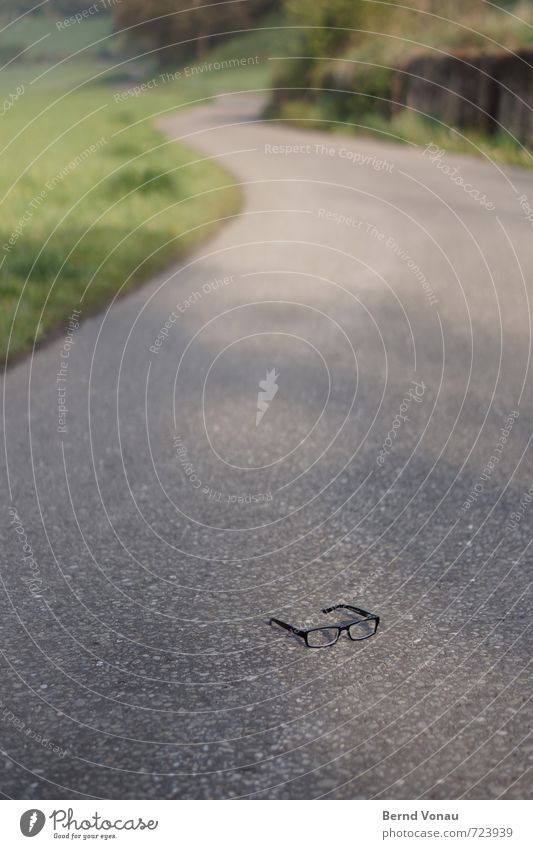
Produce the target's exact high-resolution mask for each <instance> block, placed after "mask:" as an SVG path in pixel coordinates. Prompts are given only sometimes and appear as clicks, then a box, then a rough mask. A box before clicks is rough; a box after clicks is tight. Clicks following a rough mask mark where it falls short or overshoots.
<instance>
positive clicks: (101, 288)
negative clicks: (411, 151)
mask: <svg viewBox="0 0 533 849" xmlns="http://www.w3.org/2000/svg"><path fill="white" fill-rule="evenodd" d="M196 7H197V8H196ZM191 8H192V9H193V10H192V11H187V12H185V11H184V10H186V9H188V10H191ZM532 43H533V3H532V2H530V0H517V2H512V0H507V2H503V0H502V2H497V3H490V4H489V3H486V2H482V0H472V2H469V3H464V2H461V0H406V2H403V3H396V2H378V1H377V0H315V2H312V3H310V2H308V0H232V2H223V3H214V4H210V5H209V6H206V7H204V6H202V4H200V3H199V2H197V0H183V2H180V0H121V2H119V0H96V2H94V3H89V2H88V0H45V2H41V3H34V2H32V0H4V2H3V3H2V8H1V10H0V67H1V70H0V96H1V103H2V105H1V106H0V113H1V118H2V123H1V127H2V149H1V155H0V193H1V194H0V196H1V202H2V210H3V215H2V225H1V226H2V233H1V237H0V244H2V245H3V246H4V247H3V250H2V260H1V261H2V270H1V271H0V294H1V297H2V304H3V309H2V314H1V317H0V346H1V353H2V355H3V356H4V357H5V356H6V355H7V356H8V358H9V359H13V358H15V357H17V356H18V355H20V354H23V353H25V352H27V351H28V350H29V349H30V348H31V346H32V345H33V344H34V343H38V342H39V341H41V340H42V339H43V338H44V337H46V336H47V335H48V334H49V333H50V332H53V330H54V328H56V327H57V326H59V325H60V324H61V322H63V321H64V320H65V318H66V317H68V315H69V313H70V309H71V304H72V302H73V299H75V298H76V297H77V295H78V294H79V293H80V292H81V291H83V290H84V289H85V287H86V286H87V283H88V281H90V282H91V285H90V286H89V288H88V292H87V296H86V299H85V303H86V307H87V308H88V309H89V308H91V307H93V308H96V307H98V306H99V305H101V304H102V303H104V302H105V301H107V300H108V299H109V298H110V297H112V295H113V294H115V293H116V291H117V288H118V286H119V284H120V285H122V284H123V283H124V281H126V285H125V286H123V289H122V291H126V290H127V289H128V288H130V287H131V286H132V285H134V284H135V283H136V282H137V281H139V280H141V279H144V278H147V277H148V276H149V275H150V274H152V273H153V272H154V271H156V270H158V269H159V268H161V267H164V266H165V265H167V264H168V263H169V261H170V260H172V259H176V258H177V257H179V256H181V255H183V253H184V252H185V251H186V250H189V249H190V248H191V247H192V246H193V245H194V244H196V243H198V242H199V241H200V240H201V239H203V238H205V236H206V235H207V234H208V233H209V232H211V229H212V225H210V224H208V223H207V222H208V221H212V220H213V219H214V218H216V217H217V216H216V215H211V214H209V215H208V214H207V213H208V212H213V210H212V209H211V210H208V209H207V208H206V207H207V206H208V205H209V204H211V203H215V204H216V205H218V208H217V209H216V210H214V211H216V212H218V213H219V216H220V217H223V215H224V214H231V213H232V212H234V211H236V209H237V208H238V205H239V192H238V191H237V190H236V188H235V187H234V186H233V185H232V178H231V177H230V176H229V175H228V174H227V173H225V172H224V170H223V169H222V168H221V167H220V166H218V165H215V164H212V163H209V162H204V163H201V164H195V165H194V166H191V167H188V168H186V167H185V166H186V164H187V163H188V162H190V159H191V154H190V151H188V150H187V148H186V147H185V146H183V145H179V146H178V145H172V147H171V149H169V146H168V144H165V143H163V137H162V135H161V134H160V133H159V132H158V131H157V129H156V127H155V118H156V117H157V116H160V115H163V114H165V113H166V112H168V111H170V110H176V109H178V108H183V107H186V106H187V104H198V103H199V102H202V101H203V100H205V99H207V98H209V97H211V96H213V95H215V94H217V93H218V92H224V91H246V90H254V91H261V92H263V93H264V95H265V116H266V117H268V118H270V119H274V120H277V119H280V120H283V121H285V122H293V123H295V124H297V125H298V126H299V127H302V128H305V127H309V128H317V127H318V128H321V129H327V130H331V132H335V133H348V134H356V133H357V134H366V135H369V134H370V135H376V136H378V137H381V138H384V139H387V140H394V141H398V142H402V141H404V142H408V143H415V144H425V143H426V141H427V139H428V138H431V140H432V141H433V143H435V144H436V145H438V146H441V147H442V148H446V149H447V150H452V151H458V152H469V153H472V154H475V155H478V156H480V155H481V156H483V155H485V156H490V157H491V158H492V159H493V160H495V161H502V162H506V163H512V164H520V165H523V166H527V167H529V165H530V164H531V157H530V153H529V145H530V144H531V143H533V121H532V118H531V115H532V114H533V113H532V112H531V106H532V105H533V103H532V100H533V93H532V86H531V85H530V72H531V60H532V58H533V54H532V48H531V44H532ZM456 128H457V131H456ZM121 130H124V132H121ZM98 139H100V140H101V142H100V144H99V145H98V149H97V150H96V151H87V150H86V146H87V145H86V141H87V140H89V141H90V142H91V143H92V144H95V143H97V141H98ZM81 162H82V163H83V167H79V165H80V163H81ZM65 169H66V170H65ZM62 172H64V173H62ZM47 184H50V185H51V186H52V187H53V188H52V189H50V188H47ZM217 185H219V186H225V188H224V190H223V191H222V190H221V191H220V192H218V193H217V194H216V196H215V200H214V201H213V197H212V196H210V200H209V202H208V201H207V200H205V198H204V199H202V198H201V197H196V198H195V199H190V197H189V196H190V194H191V191H190V189H191V186H194V187H195V189H196V190H198V189H199V188H200V189H201V187H202V186H203V187H206V188H207V187H212V186H217ZM43 192H44V195H43ZM168 198H173V199H174V200H177V199H182V200H183V204H182V205H181V206H178V207H177V209H176V211H175V214H174V215H173V216H172V218H171V219H170V218H169V216H167V215H166V214H162V213H161V209H162V206H163V207H164V206H165V200H166V199H168ZM45 201H46V202H45ZM74 208H75V214H72V213H71V212H69V213H68V214H66V213H67V211H71V210H73V209H74ZM30 221H31V227H30V226H28V225H29V222H30ZM191 222H192V224H193V227H192V228H191ZM186 230H187V233H186V234H185V231H186ZM23 231H24V238H23V239H22V238H21V235H22V232H23ZM10 240H11V241H10ZM52 281H53V283H54V285H53V287H52V289H50V284H51V283H52ZM45 283H46V284H47V285H44V284H45ZM21 294H22V297H21ZM45 304H46V308H45V309H43V307H44V306H45Z"/></svg>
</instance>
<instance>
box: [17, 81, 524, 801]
mask: <svg viewBox="0 0 533 849" xmlns="http://www.w3.org/2000/svg"><path fill="white" fill-rule="evenodd" d="M260 107H261V103H260V102H259V100H258V99H257V98H256V97H254V96H253V95H246V96H245V95H227V96H226V95H223V96H219V97H218V98H217V99H216V100H214V101H213V102H211V103H209V104H207V105H203V106H200V107H198V108H196V109H193V110H191V111H187V112H183V113H177V114H175V115H173V116H170V117H169V116H167V117H166V118H164V119H162V121H161V126H162V127H163V129H164V130H165V132H166V133H167V134H168V135H169V136H170V137H171V138H173V139H174V138H175V139H176V140H178V139H180V140H183V141H184V142H186V143H187V144H189V145H190V146H192V147H193V148H194V149H195V150H196V151H197V152H198V157H199V158H202V157H205V156H206V155H208V156H212V157H215V158H217V160H218V161H219V162H220V163H221V164H223V165H224V166H225V167H226V168H227V169H228V170H229V171H230V172H232V173H233V174H234V175H235V176H236V178H237V180H238V182H239V184H240V186H241V190H242V193H243V207H242V211H241V213H240V214H239V215H237V216H235V217H232V218H231V219H230V220H227V221H225V222H223V226H222V227H221V229H220V230H219V232H218V235H217V236H216V237H215V238H214V239H212V240H211V241H210V242H208V243H207V244H205V245H204V247H203V249H202V250H201V251H200V252H199V253H197V254H195V255H193V256H191V257H189V259H188V261H186V262H184V263H183V264H182V265H180V266H179V267H174V268H171V269H169V270H168V271H167V273H164V274H161V275H160V276H159V277H158V278H157V279H154V280H152V281H149V282H148V283H147V284H146V285H144V286H143V287H141V288H139V289H138V290H137V291H136V292H134V293H133V294H130V295H129V296H128V297H125V298H123V299H117V300H116V301H114V302H113V303H112V304H111V305H110V306H109V308H107V309H105V310H104V311H103V312H102V313H101V314H99V315H97V316H89V315H86V314H85V313H84V305H83V302H76V303H73V304H72V309H73V316H72V319H71V321H70V322H69V324H68V326H65V328H64V329H63V330H62V331H61V332H60V334H59V336H58V337H57V338H56V339H55V340H53V341H52V342H50V343H49V344H48V345H46V346H44V347H42V348H41V349H39V350H37V351H35V352H34V353H33V355H32V356H31V357H29V358H28V359H27V360H25V361H24V362H22V363H19V364H18V365H16V366H15V367H13V368H11V369H10V370H9V372H8V373H7V375H6V379H5V390H4V399H3V403H4V407H3V416H4V418H3V421H4V426H5V431H4V432H5V442H4V450H3V452H2V465H3V469H2V471H3V474H4V475H5V478H4V479H5V486H4V487H3V500H4V505H3V508H2V509H3V515H4V522H3V546H2V547H3V553H4V556H3V558H2V570H1V579H2V592H1V595H0V599H1V600H0V605H1V610H0V629H1V648H2V652H1V655H0V665H1V676H0V680H1V685H0V686H1V690H0V699H1V704H0V735H1V748H2V753H1V755H0V763H1V765H2V778H1V782H0V788H1V790H2V793H3V795H4V796H5V797H6V798H9V797H14V798H33V799H41V798H42V799H45V798H72V799H85V798H109V797H111V798H113V797H114V798H185V799H189V798H202V799H207V798H241V797H246V798H256V799H278V798H281V799H302V798H306V799H308V798H327V799H354V798H364V799H369V798H388V799H395V798H397V799H404V798H418V797H420V798H425V799H455V798H465V799H472V798H506V799H517V798H523V797H525V796H527V795H528V792H530V789H531V784H530V774H529V776H528V772H527V770H528V767H529V766H530V765H531V752H532V746H531V742H528V739H527V735H528V731H529V728H530V717H531V712H530V698H531V678H530V674H529V672H530V670H529V668H528V665H529V663H530V659H531V654H532V650H531V649H532V646H531V636H530V634H529V632H528V626H529V623H530V613H529V610H530V606H529V601H530V589H529V584H530V573H531V568H530V567H531V548H530V542H531V538H532V531H533V488H531V490H530V487H532V485H533V474H532V466H531V438H532V435H533V431H532V425H531V422H532V415H531V413H532V403H533V391H532V389H533V387H532V380H531V363H530V357H531V304H530V297H531V290H532V271H533V231H532V226H533V225H532V223H531V221H529V220H528V216H527V214H526V212H525V211H524V210H525V209H526V207H525V206H524V203H525V201H524V196H525V198H526V199H529V202H530V203H532V204H533V173H531V172H527V171H522V170H520V169H516V168H511V167H500V166H498V165H496V164H493V163H491V162H489V161H484V160H483V159H473V158H468V157H460V156H454V155H451V154H443V155H439V154H438V153H436V151H435V149H434V148H432V147H431V146H430V145H431V138H428V147H427V148H424V147H418V148H416V147H412V146H400V145H395V144H390V143H385V142H381V141H377V140H374V139H370V138H364V137H349V136H335V135H329V134H325V133H321V132H317V131H304V130H303V129H299V128H296V127H294V126H290V127H289V126H284V125H283V124H280V123H273V122H269V121H262V120H261V119H260V118H259V117H258V115H259V113H260ZM521 198H522V200H520V199H521ZM169 214H172V213H171V212H169ZM74 310H78V311H79V312H78V313H76V312H74ZM258 414H260V415H258ZM341 602H347V603H351V604H355V605H358V606H360V607H362V608H364V609H366V610H369V611H371V612H373V613H376V614H378V615H379V616H380V617H381V624H380V627H379V630H378V632H377V634H376V636H374V637H373V638H371V639H369V640H366V641H364V642H361V643H355V642H352V641H350V640H349V639H347V638H346V635H343V636H342V637H341V639H340V640H339V641H338V643H337V644H336V645H335V646H333V647H331V648H327V649H320V650H311V649H307V648H306V647H305V645H304V644H303V643H302V641H301V640H300V639H298V638H297V637H294V636H291V635H290V634H288V633H287V632H285V631H282V630H279V629H278V630H276V629H274V628H273V627H270V626H269V624H268V620H269V617H270V616H278V617H280V618H282V619H286V620H288V621H289V622H292V623H294V624H303V625H306V624H307V625H311V624H319V623H321V622H323V621H325V620H327V621H328V622H330V623H331V621H333V620H332V618H331V615H327V616H325V615H324V614H321V613H320V611H321V609H322V608H323V607H325V606H327V605H332V604H335V603H341Z"/></svg>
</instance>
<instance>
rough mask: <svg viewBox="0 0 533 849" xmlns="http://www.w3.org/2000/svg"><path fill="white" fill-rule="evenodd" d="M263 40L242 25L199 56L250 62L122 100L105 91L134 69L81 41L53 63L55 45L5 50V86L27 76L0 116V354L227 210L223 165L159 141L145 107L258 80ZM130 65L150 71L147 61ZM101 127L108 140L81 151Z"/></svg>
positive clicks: (236, 198)
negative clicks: (78, 50) (27, 56)
mask: <svg viewBox="0 0 533 849" xmlns="http://www.w3.org/2000/svg"><path fill="white" fill-rule="evenodd" d="M52 25H53V22H52ZM49 26H50V22H49ZM93 30H94V27H93ZM35 34H36V31H34V30H32V32H29V29H28V31H27V33H26V35H27V37H28V38H30V37H33V36H34V35H35ZM59 34H60V35H65V33H59ZM12 35H13V37H15V35H14V34H12ZM19 35H20V33H19ZM49 40H50V39H49ZM44 43H46V42H44ZM264 44H265V36H264V34H261V33H257V34H256V33H250V34H246V35H243V36H240V37H239V38H238V39H235V40H234V42H233V43H232V44H226V45H224V47H220V48H219V49H218V50H216V51H214V52H213V53H212V54H211V55H210V56H208V57H206V59H205V60H203V61H205V62H215V61H222V60H223V59H227V58H231V57H233V56H255V55H260V56H261V61H260V62H259V63H258V64H256V65H255V64H254V65H248V66H246V67H244V68H239V69H234V70H226V71H204V72H202V73H201V74H197V75H195V76H193V77H190V78H188V79H184V78H182V79H180V80H179V81H176V82H170V83H164V84H163V83H161V84H160V85H158V86H157V88H155V89H154V90H153V91H152V92H151V93H150V94H149V95H141V96H131V97H128V98H127V99H126V100H125V101H124V102H119V103H117V102H115V100H114V94H115V93H116V92H118V91H124V86H130V87H131V86H133V85H134V84H137V83H138V81H135V82H134V81H133V80H130V81H129V82H124V80H125V79H127V77H128V73H129V70H128V69H129V64H126V65H122V64H120V66H119V67H113V65H115V64H119V63H120V62H121V60H120V59H117V60H116V62H112V61H107V62H106V63H104V62H102V61H101V60H100V59H99V58H98V56H97V55H95V54H94V52H93V51H92V50H89V51H87V52H83V53H82V54H81V56H80V57H79V58H78V59H77V60H76V61H75V62H74V61H72V60H68V61H66V62H62V63H61V64H59V65H57V67H54V68H51V69H50V65H51V64H56V63H57V61H58V59H60V58H61V57H58V56H56V57H55V58H51V57H49V59H48V61H47V62H46V63H45V62H42V61H41V62H36V63H24V64H23V63H13V64H12V65H10V66H9V68H8V69H6V70H5V71H3V72H0V94H1V98H2V99H3V98H4V97H6V95H7V94H8V93H9V92H14V91H15V90H16V87H17V85H19V86H20V84H21V83H22V84H24V86H25V91H24V94H23V95H22V96H21V97H20V98H19V99H18V100H17V101H16V103H14V104H13V106H12V107H11V108H10V109H8V111H7V112H6V113H5V114H4V115H3V116H2V134H1V136H0V199H1V200H0V202H1V204H2V213H3V214H2V218H1V221H0V262H1V261H2V259H3V265H2V268H1V271H0V298H1V302H2V307H3V308H2V311H1V313H0V353H1V354H2V355H3V356H6V354H7V353H8V340H10V341H9V354H8V357H9V359H10V360H11V359H13V358H15V357H16V356H17V355H20V354H21V353H24V352H27V351H28V350H30V349H31V347H32V345H33V344H34V342H39V341H42V340H43V339H46V338H47V337H48V336H49V335H50V334H51V333H53V332H54V331H55V330H56V329H57V328H58V327H61V326H62V325H63V324H64V323H65V321H66V320H67V318H68V316H69V315H70V314H71V312H72V310H73V309H74V308H78V309H81V310H82V317H83V315H88V314H90V313H91V312H93V311H94V310H95V309H97V308H98V307H100V306H102V305H103V304H105V303H106V302H108V301H109V300H110V299H111V298H112V297H114V296H115V294H117V293H120V294H123V293H124V292H126V291H128V290H129V289H131V287H133V286H135V285H137V284H138V283H139V282H140V281H142V280H145V279H147V278H149V277H150V276H151V275H153V274H154V273H155V272H157V271H159V270H160V269H161V268H163V267H165V266H166V265H168V264H169V263H170V262H172V261H174V260H176V259H178V258H180V257H182V256H183V255H184V254H185V253H186V252H187V251H190V250H191V248H192V247H194V246H196V245H197V244H198V243H199V242H200V241H201V240H203V239H205V238H206V237H207V236H208V235H209V234H210V233H212V232H213V231H214V229H215V228H216V227H217V226H220V225H219V221H220V219H223V218H225V217H227V216H230V215H232V214H234V213H236V212H237V210H238V208H239V204H240V195H239V191H238V189H237V187H236V186H235V184H234V181H233V179H232V178H231V176H230V175H229V174H228V173H227V172H226V171H225V170H224V169H223V168H221V167H220V166H219V165H218V164H216V163H214V162H211V161H207V162H205V161H204V162H196V160H197V159H199V158H201V156H199V155H198V154H196V153H194V152H193V151H192V150H190V149H188V148H186V147H185V146H183V145H181V144H176V143H174V142H169V141H168V140H167V139H166V138H165V137H164V136H162V135H161V134H160V133H159V132H158V131H157V130H156V129H155V120H156V118H157V116H158V115H159V114H168V113H169V112H172V111H175V110H177V109H178V108H179V107H181V106H183V105H184V104H187V103H190V102H195V101H201V100H202V99H208V98H209V97H210V96H211V95H213V94H215V93H217V92H219V91H227V90H229V91H231V90H233V91H235V90H247V89H255V88H262V87H265V86H268V80H269V76H268V75H269V72H270V67H269V65H268V64H267V62H266V61H264V59H265V55H264V54H265V49H264ZM41 59H42V57H41ZM189 64H190V65H193V64H195V63H194V62H192V61H190V62H189ZM199 64H202V63H199ZM135 67H136V70H137V71H138V68H139V63H136V65H135ZM141 67H144V74H145V76H150V64H149V63H145V64H144V66H141ZM103 71H105V73H104V75H103V76H102V72H103ZM151 73H153V75H154V76H157V74H158V73H159V71H154V70H152V71H151ZM39 75H42V76H41V79H39V80H38V81H36V82H34V83H33V84H32V80H35V78H36V77H37V76H39ZM97 75H98V76H97ZM93 76H97V78H96V79H95V80H93V81H91V77H93ZM82 83H83V84H82ZM102 138H103V139H105V143H103V142H102V143H100V144H99V146H98V149H97V150H95V151H94V152H92V153H90V154H88V153H86V152H87V149H88V148H89V147H90V146H91V145H94V144H96V143H97V141H98V140H99V139H102ZM80 156H82V160H79V161H78V164H77V165H76V157H80ZM71 162H74V163H75V164H74V166H73V167H70V168H69V163H71ZM64 169H67V172H66V173H65V175H64V176H63V177H59V176H58V175H59V174H60V172H62V171H64ZM47 184H48V186H47ZM43 193H44V194H43ZM24 216H26V218H27V219H28V220H27V221H26V222H24V223H22V224H21V225H20V233H19V235H18V236H16V235H13V234H14V231H15V230H16V228H17V225H18V224H19V222H21V221H22V220H23V218H24ZM10 238H11V239H12V242H13V244H12V245H9V240H10ZM4 245H7V246H8V249H7V250H6V249H5V248H4ZM80 299H81V303H80Z"/></svg>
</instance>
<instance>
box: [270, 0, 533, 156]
mask: <svg viewBox="0 0 533 849" xmlns="http://www.w3.org/2000/svg"><path fill="white" fill-rule="evenodd" d="M284 10H285V14H286V20H287V23H288V24H289V25H291V26H294V27H296V28H297V32H298V33H299V43H298V45H297V47H296V49H295V52H294V54H292V58H286V59H285V60H283V61H281V60H280V62H279V63H278V64H279V69H278V73H277V74H276V76H275V79H274V94H273V97H272V101H271V103H270V106H269V108H268V111H267V115H268V117H270V118H280V119H284V120H288V121H293V122H296V123H298V125H299V126H302V127H303V126H312V127H315V128H321V129H330V130H332V131H334V132H342V133H347V132H350V133H354V132H358V133H361V132H364V133H369V134H372V135H377V136H379V137H381V138H383V139H387V140H389V141H391V140H392V141H394V140H396V141H400V142H401V141H407V142H412V143H414V144H426V143H427V142H428V141H429V140H431V141H433V142H434V143H435V144H438V145H440V146H442V147H445V148H446V149H447V150H450V151H455V152H461V153H471V154H479V153H486V154H488V155H490V156H491V157H492V158H494V159H496V160H499V161H502V162H507V163H512V164H518V165H525V166H531V156H530V155H529V154H528V153H527V152H524V150H523V149H522V148H521V146H520V145H519V144H517V143H516V142H514V141H513V140H512V139H511V138H510V137H509V136H508V135H507V134H506V133H497V134H494V135H492V136H490V137H489V136H486V135H482V134H481V133H476V132H473V131H471V130H466V129H464V130H461V131H460V132H459V131H457V130H456V129H454V128H447V127H445V126H443V125H442V124H441V123H440V122H439V121H437V120H434V119H431V118H429V117H428V118H426V117H420V116H419V115H417V114H414V113H413V112H409V111H407V110H397V109H396V110H395V109H394V105H393V101H394V97H395V92H394V77H395V71H396V69H397V68H399V67H402V65H404V63H405V62H406V61H407V60H408V59H409V58H412V57H415V56H420V55H423V54H429V53H432V52H433V53H435V54H437V55H442V54H443V53H448V52H454V51H460V52H462V53H466V54H468V52H469V51H475V50H480V49H483V50H489V51H497V50H498V49H501V47H505V48H508V49H510V50H515V51H516V50H519V49H521V48H524V47H527V46H531V45H533V3H532V2H531V0H517V2H512V0H511V1H510V2H500V3H487V2H483V0H471V2H468V3H466V2H464V0H402V2H396V0H391V2H373V0H315V2H313V3H309V2H308V0H284ZM465 73H466V71H465Z"/></svg>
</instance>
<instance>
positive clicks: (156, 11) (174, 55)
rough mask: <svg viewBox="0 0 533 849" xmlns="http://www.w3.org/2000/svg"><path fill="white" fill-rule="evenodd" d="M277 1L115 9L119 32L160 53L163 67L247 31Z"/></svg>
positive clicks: (145, 3)
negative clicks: (227, 37) (240, 31)
mask: <svg viewBox="0 0 533 849" xmlns="http://www.w3.org/2000/svg"><path fill="white" fill-rule="evenodd" d="M277 5H278V0H215V2H209V0H128V2H127V3H126V2H123V3H121V4H119V5H117V6H116V7H114V9H113V15H114V18H115V23H116V26H117V29H118V30H119V31H120V30H122V29H127V30H128V35H129V38H130V39H133V40H135V41H137V42H138V43H140V44H141V45H144V46H145V47H146V48H147V49H153V50H156V51H157V52H158V55H159V59H160V61H161V63H162V64H168V63H170V62H175V61H176V60H177V59H183V58H185V57H187V55H191V54H196V56H198V57H201V56H202V55H203V53H204V52H205V50H206V48H207V47H208V46H211V45H212V44H214V43H215V42H217V41H219V40H220V39H221V38H223V37H224V33H226V32H230V31H233V30H236V31H239V30H242V29H248V28H249V27H250V26H253V24H254V23H255V22H257V20H258V17H259V15H261V14H263V13H265V12H267V11H270V10H271V9H273V8H275V7H276V6H277Z"/></svg>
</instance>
